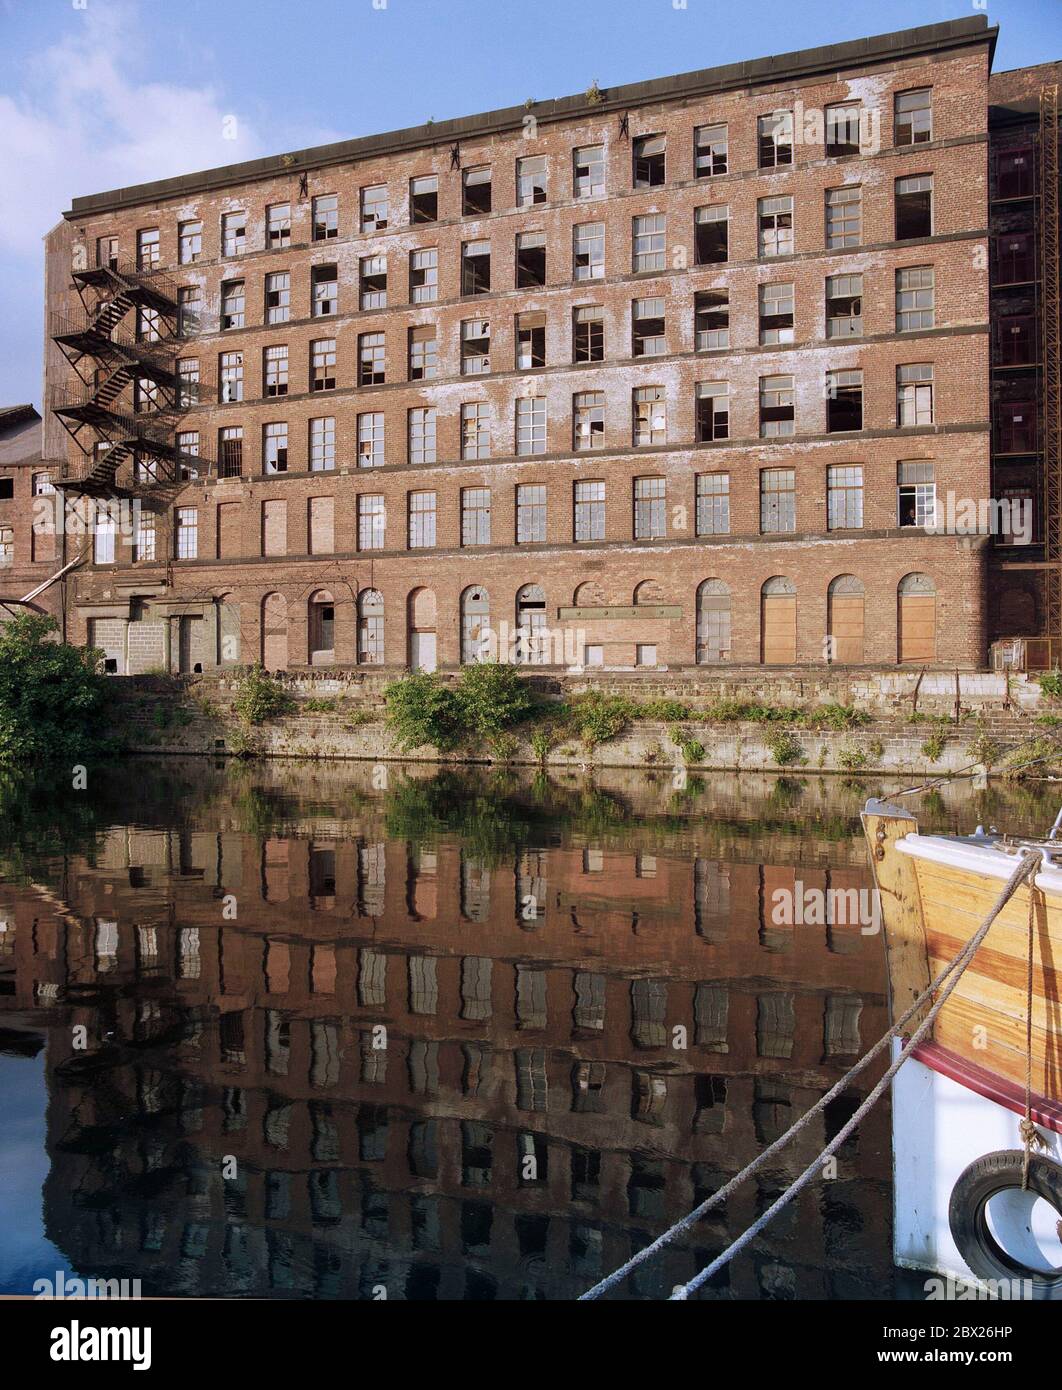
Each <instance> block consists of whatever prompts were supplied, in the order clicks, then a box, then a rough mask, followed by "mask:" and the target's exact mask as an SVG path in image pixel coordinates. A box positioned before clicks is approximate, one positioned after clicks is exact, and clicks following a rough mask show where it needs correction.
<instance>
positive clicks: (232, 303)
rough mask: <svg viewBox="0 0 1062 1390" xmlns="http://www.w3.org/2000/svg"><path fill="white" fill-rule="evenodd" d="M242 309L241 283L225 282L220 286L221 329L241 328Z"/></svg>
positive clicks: (238, 281)
mask: <svg viewBox="0 0 1062 1390" xmlns="http://www.w3.org/2000/svg"><path fill="white" fill-rule="evenodd" d="M243 309H244V297H243V281H242V280H225V281H224V282H223V283H222V286H221V326H222V328H223V329H225V328H242V327H243Z"/></svg>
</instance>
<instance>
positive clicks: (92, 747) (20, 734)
mask: <svg viewBox="0 0 1062 1390" xmlns="http://www.w3.org/2000/svg"><path fill="white" fill-rule="evenodd" d="M58 630H59V624H58V623H57V622H56V621H55V619H54V618H49V617H47V616H46V615H45V614H43V613H19V614H17V615H16V616H15V617H14V618H12V619H11V620H10V621H9V622H8V623H6V624H5V625H4V626H3V627H0V764H12V763H18V764H20V765H22V766H24V767H29V766H36V765H40V764H42V763H53V762H71V761H73V762H80V761H84V760H85V759H87V758H90V757H92V756H93V755H96V754H99V753H102V752H105V751H107V750H108V748H109V747H110V743H109V740H108V739H107V737H106V736H105V735H104V734H102V733H101V732H100V731H101V730H102V729H105V728H108V727H109V725H110V719H109V716H108V712H107V708H108V704H109V696H110V693H111V692H109V691H108V689H107V677H106V676H105V675H104V674H103V654H102V653H101V652H99V651H97V650H95V649H94V648H83V647H72V646H71V645H70V644H69V643H68V642H58V641H56V640H55V637H54V634H55V633H57V632H58Z"/></svg>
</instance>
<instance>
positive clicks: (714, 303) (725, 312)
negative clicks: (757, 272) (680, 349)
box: [693, 290, 730, 352]
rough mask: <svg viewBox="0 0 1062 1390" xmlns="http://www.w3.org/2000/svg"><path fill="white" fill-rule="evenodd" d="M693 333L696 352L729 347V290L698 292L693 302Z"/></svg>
mask: <svg viewBox="0 0 1062 1390" xmlns="http://www.w3.org/2000/svg"><path fill="white" fill-rule="evenodd" d="M693 332H694V346H695V348H696V350H697V351H698V352H711V351H712V350H713V349H715V348H725V347H729V346H730V292H729V290H698V292H697V293H696V295H695V296H694V300H693Z"/></svg>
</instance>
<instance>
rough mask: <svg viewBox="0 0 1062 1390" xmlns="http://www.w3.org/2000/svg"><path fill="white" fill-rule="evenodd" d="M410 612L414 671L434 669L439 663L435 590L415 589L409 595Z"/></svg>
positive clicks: (410, 657) (410, 639)
mask: <svg viewBox="0 0 1062 1390" xmlns="http://www.w3.org/2000/svg"><path fill="white" fill-rule="evenodd" d="M408 612H409V617H408V621H409V664H410V667H411V668H412V669H413V670H414V671H434V670H435V667H436V665H437V664H438V662H437V655H436V648H435V640H436V627H435V622H436V618H435V612H436V610H435V594H434V591H433V590H431V589H414V590H413V592H412V593H411V594H410V596H409V601H408Z"/></svg>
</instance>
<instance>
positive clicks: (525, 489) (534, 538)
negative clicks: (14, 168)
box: [516, 483, 546, 545]
mask: <svg viewBox="0 0 1062 1390" xmlns="http://www.w3.org/2000/svg"><path fill="white" fill-rule="evenodd" d="M545 539H546V489H545V487H543V486H542V485H541V484H539V483H521V484H520V485H519V486H518V487H517V489H516V543H517V545H530V544H534V543H535V542H542V541H544V540H545Z"/></svg>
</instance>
